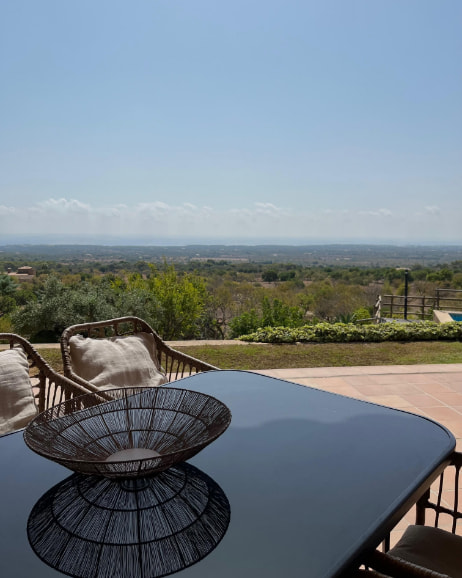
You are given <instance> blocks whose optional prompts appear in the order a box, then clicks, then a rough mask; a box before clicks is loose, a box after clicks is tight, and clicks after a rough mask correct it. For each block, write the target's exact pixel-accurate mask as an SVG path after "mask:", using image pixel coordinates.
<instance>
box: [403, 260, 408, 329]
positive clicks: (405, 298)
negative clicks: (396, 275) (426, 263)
mask: <svg viewBox="0 0 462 578" xmlns="http://www.w3.org/2000/svg"><path fill="white" fill-rule="evenodd" d="M408 286H409V269H405V270H404V319H406V320H407V293H408Z"/></svg>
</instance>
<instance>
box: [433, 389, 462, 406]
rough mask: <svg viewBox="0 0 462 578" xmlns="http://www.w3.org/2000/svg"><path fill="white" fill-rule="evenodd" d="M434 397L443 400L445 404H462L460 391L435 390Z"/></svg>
mask: <svg viewBox="0 0 462 578" xmlns="http://www.w3.org/2000/svg"><path fill="white" fill-rule="evenodd" d="M433 395H434V396H435V398H436V399H438V400H439V401H441V402H443V403H444V404H446V405H451V406H462V393H453V392H445V391H444V392H443V391H440V392H435V393H434V394H433Z"/></svg>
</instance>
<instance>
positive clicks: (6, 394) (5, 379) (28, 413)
mask: <svg viewBox="0 0 462 578" xmlns="http://www.w3.org/2000/svg"><path fill="white" fill-rule="evenodd" d="M35 415H37V406H36V404H35V401H34V396H33V393H32V386H31V382H30V378H29V363H28V361H27V356H26V354H25V353H24V351H23V350H22V349H20V348H15V349H7V350H5V351H1V352H0V435H3V434H6V433H9V432H12V431H15V430H18V429H21V428H22V427H26V425H27V424H28V423H29V422H30V421H31V419H32V418H33V417H34V416H35Z"/></svg>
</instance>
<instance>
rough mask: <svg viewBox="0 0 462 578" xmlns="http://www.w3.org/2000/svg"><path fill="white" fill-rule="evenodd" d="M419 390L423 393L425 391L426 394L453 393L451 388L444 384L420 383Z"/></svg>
mask: <svg viewBox="0 0 462 578" xmlns="http://www.w3.org/2000/svg"><path fill="white" fill-rule="evenodd" d="M417 387H418V389H420V390H421V391H423V392H424V393H430V394H433V393H443V392H447V393H451V392H452V390H451V388H450V387H448V386H447V385H443V384H442V383H435V382H432V383H419V384H418V385H417Z"/></svg>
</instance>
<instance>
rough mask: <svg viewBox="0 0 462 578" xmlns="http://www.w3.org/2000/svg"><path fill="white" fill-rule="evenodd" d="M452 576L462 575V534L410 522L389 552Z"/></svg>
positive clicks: (460, 577) (457, 577) (461, 576)
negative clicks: (411, 524) (410, 524)
mask: <svg viewBox="0 0 462 578" xmlns="http://www.w3.org/2000/svg"><path fill="white" fill-rule="evenodd" d="M388 554H389V555H390V556H394V557H395V558H402V559H403V560H407V561H408V562H413V563H414V564H417V565H419V566H423V567H424V568H428V569H429V570H434V571H435V572H439V573H440V574H447V575H448V576H450V577H451V578H462V537H461V536H456V535H454V534H451V533H450V532H446V531H445V530H441V529H440V528H432V527H429V526H409V527H408V528H407V529H406V531H405V532H404V534H403V537H402V538H401V540H399V542H398V543H397V544H396V546H395V547H394V548H392V549H391V550H390V551H389V553H388Z"/></svg>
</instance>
